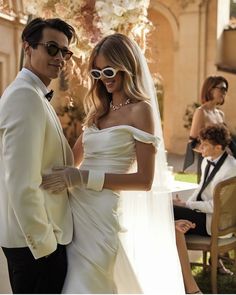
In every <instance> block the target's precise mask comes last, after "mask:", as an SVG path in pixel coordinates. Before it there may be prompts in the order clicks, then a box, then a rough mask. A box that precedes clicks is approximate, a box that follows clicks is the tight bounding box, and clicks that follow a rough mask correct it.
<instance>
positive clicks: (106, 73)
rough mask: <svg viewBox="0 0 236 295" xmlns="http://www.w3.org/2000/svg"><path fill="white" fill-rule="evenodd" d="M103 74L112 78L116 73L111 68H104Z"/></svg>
mask: <svg viewBox="0 0 236 295" xmlns="http://www.w3.org/2000/svg"><path fill="white" fill-rule="evenodd" d="M103 75H104V76H105V77H107V78H113V77H115V75H116V71H115V70H114V69H112V68H109V69H104V70H103Z"/></svg>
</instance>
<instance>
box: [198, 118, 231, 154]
mask: <svg viewBox="0 0 236 295" xmlns="http://www.w3.org/2000/svg"><path fill="white" fill-rule="evenodd" d="M199 138H200V139H201V140H208V141H209V142H210V143H211V144H213V145H217V144H219V145H221V146H222V149H223V150H224V149H225V148H226V147H227V146H228V145H229V143H230V141H231V136H230V133H229V130H228V128H227V127H226V126H225V125H224V124H214V125H209V126H207V127H205V128H203V129H201V131H200V134H199Z"/></svg>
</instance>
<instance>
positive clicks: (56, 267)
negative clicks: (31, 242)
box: [2, 245, 67, 294]
mask: <svg viewBox="0 0 236 295" xmlns="http://www.w3.org/2000/svg"><path fill="white" fill-rule="evenodd" d="M2 249H3V252H4V254H5V256H6V258H7V264H8V272H9V278H10V284H11V287H12V292H13V293H15V294H19V293H21V294H22V293H24V294H36V293H37V294H54V293H61V291H62V287H63V284H64V280H65V276H66V272H67V257H66V250H65V246H62V245H58V246H57V250H56V251H55V252H53V253H52V254H51V255H49V256H48V257H47V258H46V257H42V258H39V259H35V258H34V257H33V255H32V253H31V251H30V249H29V248H28V247H24V248H5V247H2Z"/></svg>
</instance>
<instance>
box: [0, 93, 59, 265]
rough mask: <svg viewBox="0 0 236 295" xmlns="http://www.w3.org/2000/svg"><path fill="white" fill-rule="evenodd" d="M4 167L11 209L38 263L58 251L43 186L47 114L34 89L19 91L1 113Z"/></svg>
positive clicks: (8, 99) (7, 100) (6, 101)
mask: <svg viewBox="0 0 236 295" xmlns="http://www.w3.org/2000/svg"><path fill="white" fill-rule="evenodd" d="M1 116H2V118H1V122H2V124H1V125H2V128H1V129H2V147H3V153H2V155H3V164H4V169H5V182H6V187H7V192H8V198H9V203H10V206H11V207H12V209H13V211H14V214H15V216H16V218H17V221H18V223H19V225H20V227H21V230H22V233H23V234H24V236H25V239H26V242H27V244H28V246H29V248H30V250H31V252H32V254H33V256H34V257H35V258H36V259H37V258H40V257H43V256H46V255H48V254H50V253H52V252H53V251H55V250H56V247H57V241H56V238H55V235H54V233H53V228H52V225H51V224H50V223H49V221H48V217H47V212H46V209H45V206H44V195H43V191H42V190H41V189H40V188H39V186H40V184H41V180H42V178H41V163H42V154H43V146H44V139H45V127H46V114H45V111H44V107H43V103H42V100H41V98H40V97H39V96H38V95H37V93H36V92H35V91H34V90H33V89H30V88H29V89H25V88H24V89H17V90H15V91H14V92H12V93H11V95H9V97H8V98H7V99H5V101H4V103H3V108H2V112H1Z"/></svg>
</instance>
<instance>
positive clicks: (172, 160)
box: [0, 154, 198, 294]
mask: <svg viewBox="0 0 236 295" xmlns="http://www.w3.org/2000/svg"><path fill="white" fill-rule="evenodd" d="M167 161H168V165H169V166H173V168H174V172H179V171H182V167H183V161H184V157H183V156H179V155H174V154H168V155H167ZM188 171H189V172H191V171H194V172H195V171H196V165H193V166H192V167H191V168H190V169H189V170H188ZM195 252H196V251H195ZM195 255H196V253H195ZM195 255H194V256H193V254H191V259H193V260H195V259H196V257H198V256H195ZM7 293H8V294H9V293H11V288H10V285H9V280H8V272H7V266H6V259H5V256H4V255H3V253H2V250H1V248H0V294H7Z"/></svg>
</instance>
